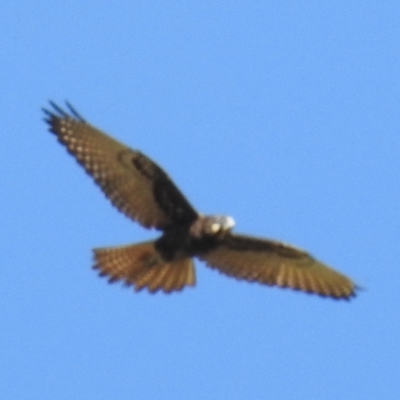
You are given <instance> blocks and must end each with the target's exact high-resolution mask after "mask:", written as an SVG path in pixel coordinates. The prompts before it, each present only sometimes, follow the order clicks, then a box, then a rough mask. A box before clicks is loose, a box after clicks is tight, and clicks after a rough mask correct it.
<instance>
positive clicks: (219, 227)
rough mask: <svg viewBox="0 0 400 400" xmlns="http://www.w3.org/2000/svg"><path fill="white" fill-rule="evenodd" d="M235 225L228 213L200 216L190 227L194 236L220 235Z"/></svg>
mask: <svg viewBox="0 0 400 400" xmlns="http://www.w3.org/2000/svg"><path fill="white" fill-rule="evenodd" d="M234 226H235V220H234V219H233V218H232V217H230V216H228V215H210V216H201V217H199V218H198V219H197V220H196V221H195V222H193V224H192V226H191V227H190V234H191V235H193V236H195V237H198V238H200V237H202V236H215V235H222V234H224V233H227V232H229V231H230V230H231V229H232V228H233V227H234Z"/></svg>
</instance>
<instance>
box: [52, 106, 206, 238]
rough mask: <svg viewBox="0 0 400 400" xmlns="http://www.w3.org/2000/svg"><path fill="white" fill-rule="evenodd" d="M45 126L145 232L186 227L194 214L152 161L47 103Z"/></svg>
mask: <svg viewBox="0 0 400 400" xmlns="http://www.w3.org/2000/svg"><path fill="white" fill-rule="evenodd" d="M50 104H51V106H52V107H53V109H54V111H49V110H46V109H44V112H45V113H46V119H45V120H46V122H47V123H48V124H49V126H50V131H51V132H53V133H54V134H55V135H56V136H57V138H58V140H59V142H60V143H62V144H63V145H64V146H65V147H66V148H67V150H68V152H69V153H70V154H72V155H73V156H74V157H75V158H76V160H77V161H78V162H79V164H81V165H82V167H83V168H84V169H85V170H86V172H87V173H88V174H89V175H91V176H92V177H93V179H94V180H95V181H96V183H97V184H98V185H99V186H100V188H101V189H102V190H103V192H104V194H105V195H106V196H107V197H108V198H109V199H110V201H111V202H112V204H113V205H114V206H115V207H117V208H118V209H119V210H120V211H121V212H123V213H124V214H125V215H126V216H128V217H129V218H131V219H133V220H135V221H138V222H139V223H141V224H142V225H143V226H145V227H148V228H150V227H154V228H157V229H161V230H163V229H166V228H168V227H170V226H173V225H176V224H184V225H186V224H190V223H191V222H192V221H194V220H195V219H196V218H197V216H198V214H197V212H196V211H195V210H194V209H193V207H192V206H191V205H190V204H189V202H188V201H187V200H186V199H185V197H184V196H183V195H182V193H181V192H180V191H179V190H178V188H177V187H176V186H175V185H174V183H173V182H172V181H171V179H170V178H169V177H168V175H167V174H166V173H165V172H164V171H163V170H162V169H161V168H160V167H159V166H158V165H156V164H155V163H154V162H153V161H152V160H150V159H149V158H148V157H146V156H145V155H144V154H142V153H140V152H139V151H136V150H132V149H130V148H129V147H127V146H125V145H124V144H122V143H120V142H118V141H116V140H115V139H113V138H111V137H110V136H108V135H106V134H105V133H103V132H101V131H100V130H98V129H96V128H94V127H93V126H92V125H90V124H89V123H87V122H86V121H85V120H84V119H83V118H82V117H81V116H80V115H79V114H78V113H77V112H76V111H75V110H74V109H73V108H72V107H71V106H70V105H69V104H68V103H67V106H68V108H69V111H70V113H67V112H65V111H64V110H62V109H61V108H59V107H58V106H57V105H55V104H54V103H52V102H50Z"/></svg>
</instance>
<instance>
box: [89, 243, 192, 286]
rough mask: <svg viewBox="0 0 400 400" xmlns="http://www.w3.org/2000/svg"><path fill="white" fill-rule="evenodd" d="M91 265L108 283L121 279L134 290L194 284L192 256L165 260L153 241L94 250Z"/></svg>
mask: <svg viewBox="0 0 400 400" xmlns="http://www.w3.org/2000/svg"><path fill="white" fill-rule="evenodd" d="M93 252H94V259H95V265H94V267H93V268H95V269H97V270H99V274H100V276H108V280H109V282H116V281H120V280H122V281H124V282H125V283H126V284H127V285H133V286H134V287H135V290H136V291H139V290H142V289H144V288H147V290H148V291H149V292H151V293H155V292H157V291H159V290H161V291H163V292H165V293H170V292H173V291H179V290H182V289H183V287H184V286H194V285H195V280H196V279H195V272H194V266H193V261H192V259H191V258H185V259H181V260H176V261H165V260H164V259H163V258H162V257H161V255H160V254H159V253H158V252H157V250H156V249H155V247H154V242H144V243H139V244H134V245H128V246H121V247H109V248H102V249H95V250H93Z"/></svg>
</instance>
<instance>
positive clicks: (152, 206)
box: [44, 103, 357, 299]
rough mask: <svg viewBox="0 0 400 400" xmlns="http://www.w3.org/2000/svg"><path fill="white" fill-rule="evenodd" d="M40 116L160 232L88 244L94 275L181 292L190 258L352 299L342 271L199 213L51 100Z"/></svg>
mask: <svg viewBox="0 0 400 400" xmlns="http://www.w3.org/2000/svg"><path fill="white" fill-rule="evenodd" d="M51 106H52V107H53V110H52V111H50V110H47V109H44V112H45V113H46V119H45V120H46V122H47V123H48V124H49V127H50V128H49V129H50V131H51V132H53V133H54V134H55V135H56V136H57V138H58V140H59V142H60V143H62V144H63V145H64V146H65V147H66V148H67V150H68V152H69V153H70V154H71V155H73V156H74V157H75V158H76V160H77V161H78V162H79V164H80V165H81V166H82V167H83V168H84V169H85V170H86V172H87V173H88V174H89V175H91V176H92V177H93V179H94V180H95V182H96V183H97V184H98V185H99V187H100V188H101V189H102V191H103V192H104V194H105V195H106V196H107V197H108V198H109V199H110V201H111V202H112V204H113V205H114V206H115V207H116V208H118V209H119V210H120V211H121V212H123V213H124V214H125V215H126V216H127V217H129V218H130V219H132V220H134V221H137V222H139V223H140V224H141V225H142V226H144V227H146V228H155V229H158V230H161V231H162V235H161V236H160V237H159V238H158V239H157V240H155V241H150V242H144V243H140V244H134V245H128V246H121V247H111V248H102V249H95V250H94V259H95V265H94V268H96V269H97V270H99V273H100V275H102V276H103V275H104V276H108V278H109V281H110V282H114V281H123V282H125V283H126V284H127V285H133V286H134V287H135V289H136V290H141V289H144V288H146V289H147V290H148V291H149V292H151V293H154V292H157V291H160V290H161V291H163V292H166V293H170V292H173V291H179V290H181V289H183V288H184V287H185V286H194V285H195V271H194V266H193V261H192V258H193V257H197V258H199V259H200V260H203V261H205V262H206V264H207V265H208V266H209V267H211V268H213V269H217V270H218V271H220V272H221V273H223V274H225V275H228V276H232V277H234V278H237V279H241V280H246V281H250V282H259V283H261V284H265V285H269V286H274V285H276V286H280V287H282V288H286V287H287V288H292V289H295V290H301V291H304V292H307V293H315V294H318V295H320V296H326V297H331V298H334V299H350V298H351V297H353V296H355V294H356V289H357V287H356V285H355V284H354V283H353V282H352V281H351V280H350V279H349V278H347V277H346V276H345V275H343V274H341V273H339V272H337V271H335V270H333V269H331V268H329V267H327V266H326V265H324V264H322V263H320V262H319V261H317V260H315V259H314V258H313V257H312V256H310V255H309V254H308V253H306V252H304V251H302V250H299V249H297V248H295V247H292V246H288V245H286V244H283V243H280V242H276V241H272V240H267V239H258V238H254V237H249V236H243V235H237V234H233V233H232V232H231V230H232V228H233V226H234V221H233V219H232V218H231V217H225V216H202V215H201V214H199V213H198V212H197V211H196V210H195V209H194V208H193V207H192V206H191V205H190V203H189V202H188V201H187V200H186V198H185V197H184V196H183V195H182V193H181V192H180V191H179V189H178V188H177V187H176V186H175V185H174V183H173V182H172V180H171V179H170V178H169V177H168V175H167V174H166V173H165V172H164V171H163V170H162V169H161V168H160V167H159V166H158V165H157V164H155V163H154V162H153V161H152V160H150V159H149V158H148V157H146V156H145V155H144V154H142V153H140V152H139V151H136V150H132V149H130V148H129V147H127V146H125V145H124V144H122V143H120V142H118V141H116V140H115V139H113V138H111V137H110V136H108V135H106V134H105V133H103V132H101V131H100V130H98V129H96V128H95V127H93V126H92V125H90V124H89V123H87V122H86V121H85V120H84V119H83V118H82V117H81V116H80V115H79V114H78V113H77V112H76V111H75V110H74V109H73V108H72V107H71V106H70V105H69V104H68V103H67V106H68V109H69V113H68V112H66V111H64V110H63V109H61V108H60V107H58V106H57V105H55V104H54V103H51Z"/></svg>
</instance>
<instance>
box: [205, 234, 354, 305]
mask: <svg viewBox="0 0 400 400" xmlns="http://www.w3.org/2000/svg"><path fill="white" fill-rule="evenodd" d="M198 257H199V258H200V259H201V260H203V261H205V262H206V263H207V265H208V266H209V267H211V268H214V269H217V270H218V271H220V272H221V273H223V274H225V275H228V276H232V277H234V278H236V279H243V280H246V281H250V282H259V283H261V284H266V285H270V286H275V285H276V286H280V287H282V288H291V289H295V290H302V291H304V292H308V293H315V294H317V295H320V296H324V297H332V298H335V299H350V298H351V297H353V296H355V295H356V293H355V291H356V285H355V284H354V283H353V282H352V281H351V280H350V279H349V278H347V277H346V276H345V275H342V274H341V273H339V272H337V271H335V270H333V269H332V268H329V267H328V266H326V265H324V264H322V263H320V262H319V261H317V260H315V259H314V258H313V257H311V256H310V255H309V254H307V253H305V252H303V251H302V250H299V249H296V248H294V247H291V246H288V245H285V244H282V243H279V242H275V241H272V240H264V239H256V238H253V237H248V236H242V235H234V234H232V235H226V236H225V237H223V238H221V239H220V241H219V242H218V243H217V244H216V247H215V248H214V249H213V250H209V251H207V252H204V253H203V254H200V255H199V256H198Z"/></svg>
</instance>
